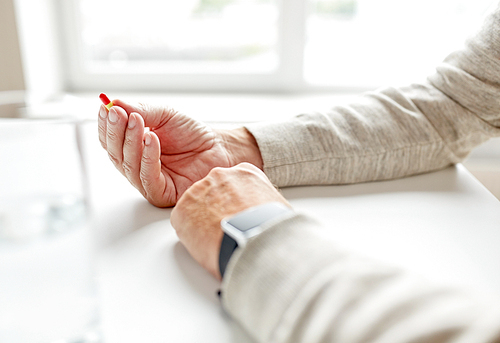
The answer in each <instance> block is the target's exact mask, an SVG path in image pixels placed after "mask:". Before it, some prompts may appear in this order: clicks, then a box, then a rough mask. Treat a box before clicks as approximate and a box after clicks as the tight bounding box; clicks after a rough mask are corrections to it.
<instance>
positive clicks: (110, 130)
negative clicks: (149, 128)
mask: <svg viewBox="0 0 500 343" xmlns="http://www.w3.org/2000/svg"><path fill="white" fill-rule="evenodd" d="M127 121H128V116H127V113H126V112H125V110H124V109H123V108H121V107H118V106H113V107H111V109H110V110H109V112H108V120H107V122H106V149H107V150H108V156H109V159H110V160H111V161H112V162H113V164H114V165H115V167H116V168H117V169H118V170H119V171H120V172H121V173H122V174H124V172H123V167H122V162H123V140H124V139H125V129H126V127H127Z"/></svg>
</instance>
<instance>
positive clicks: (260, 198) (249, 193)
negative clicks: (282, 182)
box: [170, 163, 290, 279]
mask: <svg viewBox="0 0 500 343" xmlns="http://www.w3.org/2000/svg"><path fill="white" fill-rule="evenodd" d="M269 202H282V203H283V204H285V205H287V206H290V205H289V204H288V202H287V201H286V200H285V198H284V197H283V196H282V195H281V193H280V192H278V190H277V189H276V188H275V187H274V186H273V185H272V183H271V182H270V181H269V179H268V178H267V176H266V175H265V174H264V173H263V172H262V171H261V170H260V169H259V168H257V167H255V166H254V165H252V164H250V163H241V164H239V165H237V166H235V167H232V168H214V169H212V171H210V173H209V174H208V175H207V176H206V177H205V178H203V179H202V180H200V181H198V182H196V183H195V184H193V186H192V187H191V188H189V189H188V190H187V191H186V192H185V193H184V195H183V196H182V197H181V198H180V199H179V202H178V203H177V205H176V206H175V207H174V209H173V211H172V214H171V216H170V222H171V223H172V226H173V227H174V229H175V231H176V233H177V236H178V237H179V239H180V241H181V242H182V243H183V244H184V246H185V247H186V249H187V250H188V251H189V253H190V254H191V256H193V258H194V259H195V260H196V261H197V262H198V263H200V264H201V265H202V266H203V267H204V268H205V269H207V270H208V271H209V272H210V273H211V274H212V275H214V276H215V277H216V278H218V279H220V278H221V276H220V272H219V250H220V245H221V241H222V236H223V232H222V229H221V227H220V222H221V220H222V219H224V218H226V217H228V216H231V215H234V214H236V213H238V212H241V211H243V210H246V209H248V208H250V207H254V206H258V205H262V204H265V203H269Z"/></svg>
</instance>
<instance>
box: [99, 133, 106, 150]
mask: <svg viewBox="0 0 500 343" xmlns="http://www.w3.org/2000/svg"><path fill="white" fill-rule="evenodd" d="M99 142H100V143H101V146H102V147H103V148H104V149H107V145H106V140H104V139H102V137H101V136H99Z"/></svg>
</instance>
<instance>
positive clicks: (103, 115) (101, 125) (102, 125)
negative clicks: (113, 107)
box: [97, 105, 108, 149]
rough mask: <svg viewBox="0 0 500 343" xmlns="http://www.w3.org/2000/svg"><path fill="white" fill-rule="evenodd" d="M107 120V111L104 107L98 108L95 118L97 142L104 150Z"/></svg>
mask: <svg viewBox="0 0 500 343" xmlns="http://www.w3.org/2000/svg"><path fill="white" fill-rule="evenodd" d="M107 120H108V110H107V109H106V107H105V106H104V105H101V107H100V108H99V115H98V116H97V127H98V130H99V142H101V146H102V147H103V148H104V149H106V126H107Z"/></svg>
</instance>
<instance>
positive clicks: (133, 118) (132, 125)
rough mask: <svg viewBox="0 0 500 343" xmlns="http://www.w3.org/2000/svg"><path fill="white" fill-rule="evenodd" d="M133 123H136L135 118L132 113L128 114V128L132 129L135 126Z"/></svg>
mask: <svg viewBox="0 0 500 343" xmlns="http://www.w3.org/2000/svg"><path fill="white" fill-rule="evenodd" d="M135 124H137V119H135V116H134V115H130V117H129V118H128V128H129V129H133V128H134V127H135Z"/></svg>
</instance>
